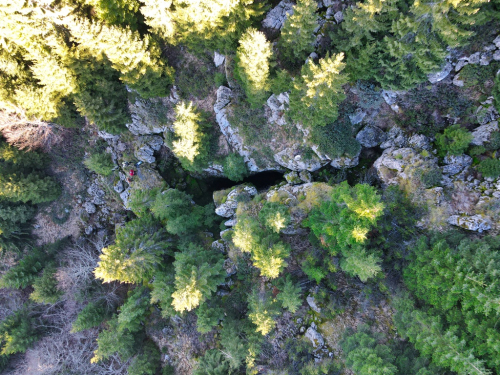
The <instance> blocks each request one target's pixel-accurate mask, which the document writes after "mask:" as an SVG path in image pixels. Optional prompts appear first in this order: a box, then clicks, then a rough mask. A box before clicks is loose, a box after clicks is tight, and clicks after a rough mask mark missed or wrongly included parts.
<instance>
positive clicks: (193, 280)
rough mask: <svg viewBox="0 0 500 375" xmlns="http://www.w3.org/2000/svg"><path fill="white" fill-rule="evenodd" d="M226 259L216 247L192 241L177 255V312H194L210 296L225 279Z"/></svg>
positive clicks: (174, 300)
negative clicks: (203, 246) (192, 242)
mask: <svg viewBox="0 0 500 375" xmlns="http://www.w3.org/2000/svg"><path fill="white" fill-rule="evenodd" d="M222 265H223V259H222V257H221V256H220V254H219V253H217V252H215V251H214V250H205V249H203V248H202V247H199V246H196V245H193V244H189V245H188V248H187V249H185V250H184V251H181V252H178V253H176V254H175V262H174V267H175V292H174V293H172V298H173V301H172V305H173V307H174V309H175V311H178V312H183V311H185V310H187V311H191V310H192V309H194V308H195V307H197V306H199V305H200V303H202V302H203V301H204V300H205V299H207V298H208V297H209V296H210V295H211V294H212V293H213V292H215V290H216V289H217V286H218V285H219V284H221V283H222V282H223V281H224V279H225V271H224V269H223V267H222Z"/></svg>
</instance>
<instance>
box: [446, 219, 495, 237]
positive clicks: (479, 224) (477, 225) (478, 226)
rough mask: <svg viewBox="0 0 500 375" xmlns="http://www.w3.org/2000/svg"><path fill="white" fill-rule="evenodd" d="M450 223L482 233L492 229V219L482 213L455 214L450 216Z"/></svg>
mask: <svg viewBox="0 0 500 375" xmlns="http://www.w3.org/2000/svg"><path fill="white" fill-rule="evenodd" d="M447 221H448V224H451V225H454V226H457V227H460V228H464V229H467V230H470V231H473V232H479V233H482V232H483V231H485V230H490V229H491V220H490V219H489V218H485V217H483V216H482V215H474V216H460V215H453V216H450V217H449V218H448V220H447Z"/></svg>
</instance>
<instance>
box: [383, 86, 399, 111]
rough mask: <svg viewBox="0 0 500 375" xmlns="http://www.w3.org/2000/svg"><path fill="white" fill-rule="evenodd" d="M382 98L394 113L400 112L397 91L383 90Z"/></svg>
mask: <svg viewBox="0 0 500 375" xmlns="http://www.w3.org/2000/svg"><path fill="white" fill-rule="evenodd" d="M382 98H383V99H384V101H385V102H386V103H387V105H388V106H389V107H391V109H392V110H393V111H394V112H396V113H399V112H400V109H399V106H398V105H397V99H398V92H397V91H391V90H382Z"/></svg>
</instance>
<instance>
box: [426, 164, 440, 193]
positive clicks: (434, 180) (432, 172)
mask: <svg viewBox="0 0 500 375" xmlns="http://www.w3.org/2000/svg"><path fill="white" fill-rule="evenodd" d="M442 178H443V174H442V173H441V171H440V170H439V169H438V168H436V169H427V170H424V171H422V176H421V180H422V183H423V184H424V186H425V187H426V188H427V189H429V188H431V187H433V186H436V185H439V183H440V182H441V179H442Z"/></svg>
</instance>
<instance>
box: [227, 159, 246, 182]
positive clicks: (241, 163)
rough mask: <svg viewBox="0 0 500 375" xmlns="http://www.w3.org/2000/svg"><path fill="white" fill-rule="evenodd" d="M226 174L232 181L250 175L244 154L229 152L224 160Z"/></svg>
mask: <svg viewBox="0 0 500 375" xmlns="http://www.w3.org/2000/svg"><path fill="white" fill-rule="evenodd" d="M224 174H225V175H226V177H227V178H229V179H230V180H231V181H241V180H243V179H244V178H245V177H247V176H248V169H247V166H246V164H245V159H243V156H241V155H238V154H234V153H233V154H229V155H228V156H227V157H226V159H225V160H224Z"/></svg>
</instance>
